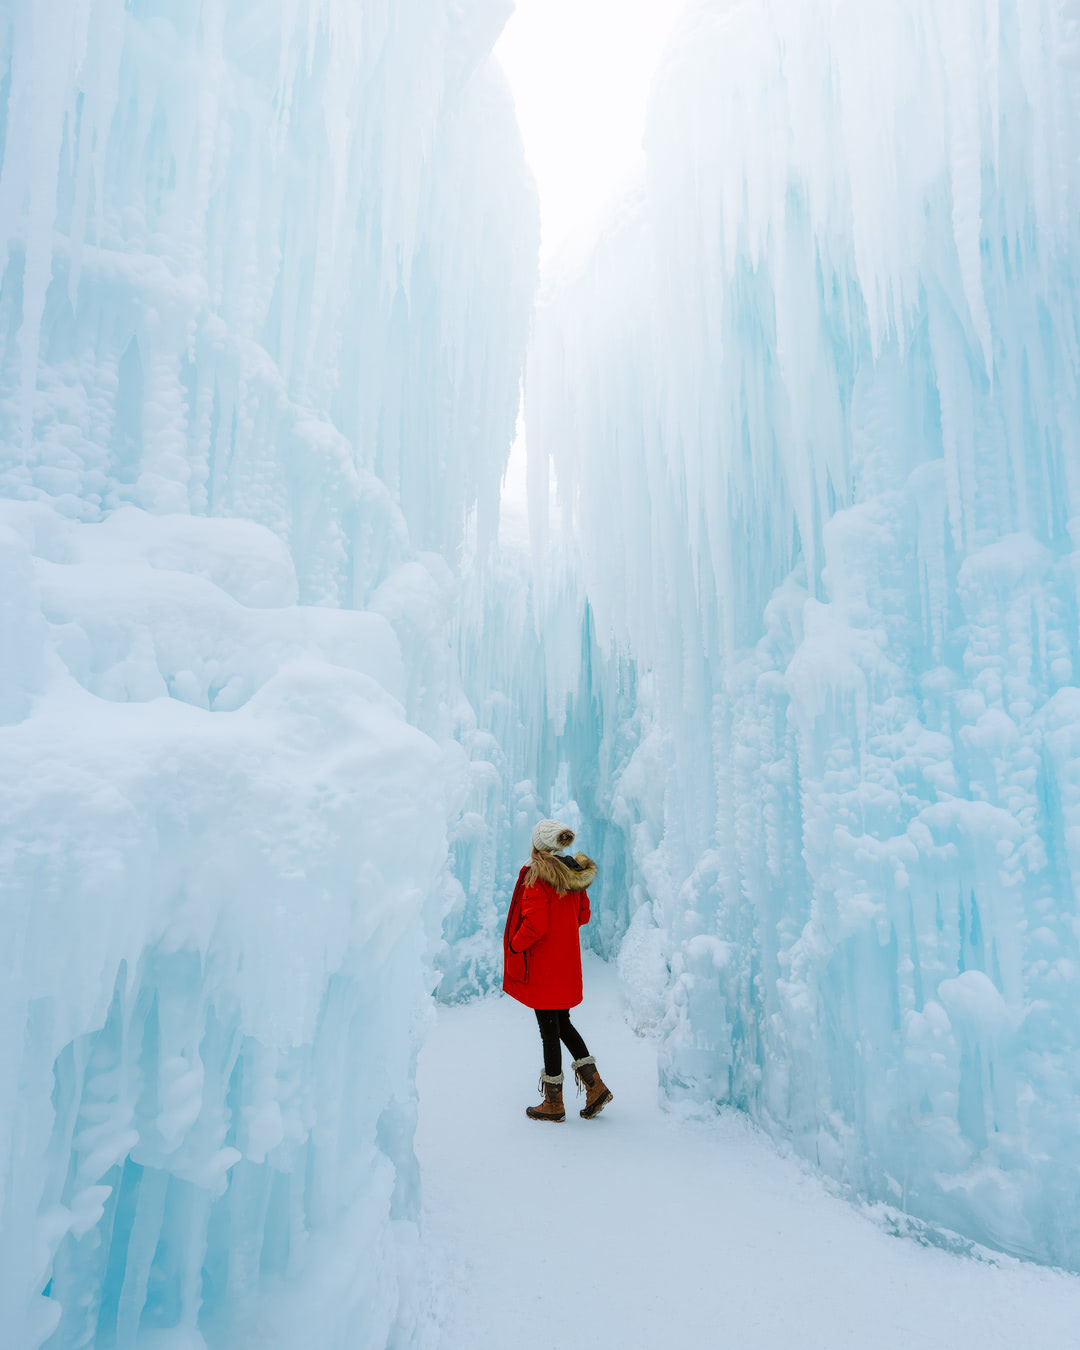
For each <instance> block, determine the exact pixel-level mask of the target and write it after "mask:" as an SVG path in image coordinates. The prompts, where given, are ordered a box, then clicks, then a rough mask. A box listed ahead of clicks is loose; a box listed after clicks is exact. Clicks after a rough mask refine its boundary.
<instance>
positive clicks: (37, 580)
mask: <svg viewBox="0 0 1080 1350" xmlns="http://www.w3.org/2000/svg"><path fill="white" fill-rule="evenodd" d="M506 9H507V6H506V5H505V4H503V3H502V0H469V2H468V3H465V4H462V3H449V0H393V3H389V2H385V3H380V2H379V0H363V3H353V2H352V0H350V3H345V2H344V0H281V2H280V3H276V2H275V0H270V3H267V0H259V2H258V3H255V0H227V2H226V0H203V3H200V4H198V5H192V4H187V3H180V0H41V3H38V2H37V0H35V3H34V4H32V5H29V4H23V3H3V4H0V145H2V156H3V157H2V162H0V273H2V286H0V553H2V556H3V563H2V565H0V571H2V576H3V588H2V594H0V889H2V893H3V896H4V918H5V924H4V932H5V941H4V943H3V953H2V956H0V962H2V966H0V1032H2V1034H0V1057H2V1062H0V1256H2V1259H0V1306H2V1307H3V1309H4V1338H5V1345H7V1344H10V1345H12V1346H13V1347H14V1346H17V1347H19V1350H24V1347H27V1348H28V1347H34V1346H38V1345H41V1344H47V1345H49V1346H53V1347H73V1346H78V1345H90V1344H95V1345H101V1346H108V1345H116V1346H118V1347H122V1346H134V1345H136V1344H137V1343H140V1344H141V1343H143V1342H145V1341H148V1340H152V1339H153V1333H154V1332H156V1331H165V1330H169V1329H179V1330H177V1331H176V1332H175V1337H173V1338H171V1339H169V1340H168V1343H169V1344H176V1345H180V1344H183V1345H184V1346H197V1345H201V1344H203V1343H204V1342H205V1343H206V1344H207V1345H210V1346H226V1345H227V1346H229V1347H230V1350H233V1348H235V1347H241V1346H244V1345H251V1346H258V1347H260V1348H261V1347H265V1346H280V1347H282V1350H284V1348H285V1347H289V1350H292V1347H296V1346H300V1345H304V1346H306V1345H310V1344H312V1343H313V1339H314V1341H317V1343H318V1344H319V1345H320V1346H325V1347H331V1346H337V1345H342V1346H344V1345H348V1346H350V1347H353V1346H372V1347H382V1346H384V1345H386V1344H387V1343H388V1340H390V1339H392V1338H396V1339H398V1340H400V1341H402V1342H403V1341H404V1340H405V1339H407V1337H408V1334H409V1326H410V1322H411V1320H412V1319H413V1318H414V1317H415V1312H416V1309H415V1306H414V1303H415V1300H414V1299H413V1297H412V1295H411V1294H410V1289H409V1281H410V1278H411V1277H410V1268H411V1252H412V1250H413V1247H414V1245H415V1239H416V1228H415V1220H416V1215H417V1206H418V1194H417V1177H416V1172H415V1160H414V1157H413V1153H412V1129H413V1119H414V1089H413V1063H414V1058H415V1051H416V1044H417V1041H418V1036H419V1030H420V1027H421V1025H422V1020H423V1016H424V1008H425V1006H426V1001H427V993H428V989H429V987H430V983H429V981H430V977H429V975H428V966H429V962H430V958H431V951H432V948H433V946H434V944H435V941H436V938H437V935H438V929H439V924H440V921H441V918H442V913H443V910H444V908H445V907H446V905H447V904H448V903H453V902H454V901H455V900H456V901H457V903H459V904H460V903H461V888H460V886H459V885H458V884H457V883H456V882H455V881H454V880H453V879H452V878H451V876H450V873H449V870H448V844H449V842H450V841H451V840H452V839H453V838H454V836H455V835H456V834H457V833H458V832H459V831H460V829H461V823H460V822H461V820H462V818H463V815H467V807H468V805H469V802H470V801H471V800H472V799H473V798H474V797H475V795H476V792H477V791H478V788H477V783H478V782H482V780H483V773H484V766H483V765H477V766H474V767H470V765H469V762H468V758H467V755H466V752H465V751H463V750H462V748H461V746H460V745H459V744H457V743H456V741H455V739H454V736H455V733H456V732H457V731H458V729H459V727H460V726H461V724H462V723H465V724H467V723H468V719H469V716H470V713H469V710H468V708H467V707H466V706H465V704H464V700H463V698H462V696H461V693H460V682H459V679H458V676H457V672H456V669H455V662H454V653H453V650H452V648H451V646H450V643H449V637H450V633H451V621H452V619H453V616H454V612H455V609H456V605H457V594H458V590H457V585H458V584H457V582H456V581H455V578H454V574H453V571H452V566H453V563H454V561H455V550H456V549H457V548H459V547H460V544H461V541H462V539H463V538H464V536H465V530H466V521H467V520H468V521H469V529H470V532H471V535H472V537H474V538H476V539H478V540H481V541H482V540H484V539H486V538H490V536H491V533H492V531H493V529H494V524H495V521H496V518H497V498H498V488H499V476H500V472H501V468H502V464H503V462H504V460H505V456H506V452H507V448H508V446H509V443H510V439H511V436H512V432H513V426H514V419H515V415H516V410H517V400H518V391H519V375H520V366H521V358H522V352H523V348H524V341H525V333H526V326H527V322H528V315H529V310H530V305H531V297H532V289H533V284H534V277H535V266H536V264H535V257H536V240H537V224H536V207H535V200H534V192H533V188H532V186H531V184H530V182H529V180H528V177H527V174H526V172H525V169H524V165H523V159H522V155H521V150H520V145H519V143H518V139H517V134H516V130H515V127H514V122H513V114H512V108H511V104H510V100H509V97H508V95H507V93H506V91H505V89H504V88H503V85H502V83H501V79H500V78H499V77H498V76H497V75H495V74H494V73H493V72H492V70H491V68H490V67H489V65H488V52H489V50H490V47H491V44H492V42H493V41H494V39H495V37H496V35H497V33H498V30H499V28H500V26H501V23H502V22H503V20H504V19H505V17H506ZM155 1343H157V1342H155ZM161 1343H162V1344H164V1343H165V1342H164V1341H162V1342H161Z"/></svg>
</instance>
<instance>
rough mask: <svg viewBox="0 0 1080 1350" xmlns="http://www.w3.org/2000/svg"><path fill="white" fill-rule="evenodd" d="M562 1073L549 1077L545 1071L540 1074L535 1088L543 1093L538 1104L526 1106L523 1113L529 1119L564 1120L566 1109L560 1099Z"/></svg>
mask: <svg viewBox="0 0 1080 1350" xmlns="http://www.w3.org/2000/svg"><path fill="white" fill-rule="evenodd" d="M562 1085H563V1075H562V1074H561V1073H560V1074H558V1075H557V1076H556V1077H555V1078H549V1077H548V1075H547V1074H546V1073H542V1074H541V1075H540V1082H539V1083H538V1084H537V1090H538V1091H539V1092H542V1093H543V1094H544V1100H543V1101H542V1102H541V1103H540V1105H539V1106H527V1107H526V1108H525V1114H526V1115H527V1116H528V1117H529V1119H530V1120H565V1119H566V1110H565V1108H564V1107H563V1100H562Z"/></svg>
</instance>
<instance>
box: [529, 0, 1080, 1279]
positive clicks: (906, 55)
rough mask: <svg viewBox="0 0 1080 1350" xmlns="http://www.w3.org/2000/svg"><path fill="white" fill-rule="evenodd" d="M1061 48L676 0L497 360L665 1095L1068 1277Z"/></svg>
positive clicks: (877, 8) (1076, 668) (1071, 1064)
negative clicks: (621, 857)
mask: <svg viewBox="0 0 1080 1350" xmlns="http://www.w3.org/2000/svg"><path fill="white" fill-rule="evenodd" d="M1077 50H1078V49H1077V25H1076V15H1075V14H1074V13H1073V12H1072V11H1071V10H1068V9H1062V8H1061V7H1059V5H1058V4H1057V3H1056V2H1054V3H1052V2H1051V0H1036V2H1035V3H1031V4H1017V3H1012V0H1000V2H999V0H957V3H955V4H951V5H947V6H942V5H939V4H936V3H934V0H874V2H873V3H863V4H859V5H850V6H843V5H835V4H831V3H825V2H824V0H822V3H806V0H769V3H741V4H740V3H735V4H729V3H721V2H720V0H709V2H706V0H698V3H695V4H694V5H692V7H691V8H690V10H689V12H688V14H687V16H686V18H685V20H684V22H683V24H682V27H681V30H680V33H679V35H678V37H677V38H676V40H675V42H674V44H673V47H672V49H671V51H670V52H669V53H668V56H667V58H666V61H665V64H664V66H663V67H662V69H661V73H660V75H659V77H658V81H657V85H656V88H655V90H654V94H653V101H652V106H651V110H650V124H649V131H648V135H647V152H648V153H647V172H646V175H645V179H644V181H643V183H642V184H641V187H640V189H639V190H637V191H636V192H633V193H631V194H629V195H628V196H627V198H626V199H625V200H624V201H623V202H622V203H621V205H620V206H619V208H618V210H617V211H615V212H613V214H612V216H611V219H610V220H609V222H608V224H607V227H606V229H605V231H604V233H603V234H602V235H601V237H600V238H599V240H598V241H597V242H596V243H595V246H594V247H593V248H592V250H591V252H590V253H589V254H588V256H587V257H585V258H583V259H580V260H578V261H576V262H575V263H572V262H571V261H570V260H566V262H565V274H564V276H563V278H562V280H561V283H560V285H559V286H558V287H557V288H555V290H554V291H553V293H552V294H551V296H549V297H548V299H547V301H546V303H545V305H544V307H543V308H542V311H541V313H540V315H539V317H538V330H537V337H536V350H535V354H534V358H533V359H532V362H531V365H530V375H529V384H528V425H529V448H530V456H531V463H530V473H531V474H532V475H533V476H534V479H533V481H534V483H535V484H536V486H537V489H538V490H537V491H535V492H534V493H533V513H534V520H533V529H534V536H535V539H536V541H537V546H538V549H539V550H540V552H541V563H542V566H541V568H540V571H539V574H538V575H539V580H538V583H537V585H538V588H543V591H544V601H543V604H544V614H545V616H546V617H545V622H546V623H549V624H566V623H568V622H570V621H572V620H573V619H574V617H575V616H577V620H578V622H581V617H582V615H583V613H585V614H588V615H589V616H590V618H589V621H590V622H592V623H594V624H595V632H596V635H597V639H598V644H599V646H598V651H597V652H596V653H594V659H595V660H596V662H597V664H598V665H599V666H601V667H602V669H601V670H599V671H597V672H594V675H593V680H594V684H595V686H596V687H605V686H606V687H607V689H608V692H607V694H606V695H605V701H604V703H602V704H601V705H600V707H599V709H598V712H597V714H596V716H595V717H594V720H593V725H594V734H593V746H592V748H590V749H589V750H588V753H589V754H592V755H593V756H594V757H595V753H596V749H595V747H596V746H597V745H602V746H606V753H608V754H609V756H610V760H611V763H612V764H613V765H614V766H615V768H614V770H613V772H612V775H611V778H610V780H609V782H608V784H607V792H608V800H609V803H610V807H609V809H610V811H611V814H612V816H613V818H614V819H615V820H616V821H617V822H619V823H620V824H621V825H622V827H623V829H624V830H625V832H626V836H627V844H628V851H629V853H630V856H631V876H630V884H631V887H632V902H633V904H634V906H635V913H634V916H633V918H632V920H631V922H630V926H629V932H628V934H627V937H626V939H625V941H624V944H623V947H622V952H621V956H620V960H621V963H622V967H623V972H624V975H625V977H626V981H627V987H628V993H629V996H630V999H631V1003H632V1006H633V1008H634V1010H635V1015H636V1016H637V1018H638V1019H639V1020H640V1021H641V1022H648V1021H654V1022H658V1023H660V1024H661V1026H662V1031H663V1044H662V1051H661V1078H662V1082H663V1085H664V1087H665V1088H666V1091H667V1093H668V1094H669V1096H670V1097H671V1098H673V1099H680V1098H685V1099H689V1100H691V1101H696V1102H699V1103H705V1104H708V1103H712V1102H724V1101H730V1102H734V1103H736V1104H738V1105H740V1106H743V1107H745V1108H747V1109H749V1110H750V1111H751V1112H752V1113H753V1114H754V1115H755V1116H756V1117H757V1118H758V1119H759V1120H761V1121H762V1122H763V1123H764V1124H765V1125H766V1126H767V1128H769V1129H770V1130H772V1131H773V1132H774V1133H776V1134H779V1135H784V1136H788V1137H790V1138H791V1139H792V1140H793V1141H794V1143H795V1145H796V1147H797V1148H798V1149H799V1150H800V1152H802V1153H803V1154H804V1155H805V1156H807V1157H808V1158H810V1159H812V1160H814V1161H815V1162H816V1163H818V1164H819V1165H820V1166H821V1167H822V1168H824V1169H825V1170H826V1171H827V1172H829V1173H830V1174H832V1175H833V1176H835V1177H837V1178H840V1179H841V1180H842V1181H843V1182H844V1183H846V1184H847V1185H848V1186H849V1187H850V1188H851V1189H852V1190H853V1191H854V1192H856V1193H858V1194H861V1195H864V1196H869V1197H871V1198H872V1199H874V1200H877V1201H881V1202H885V1203H887V1204H889V1205H892V1206H895V1207H896V1208H897V1209H902V1210H905V1211H907V1212H908V1213H910V1214H912V1215H915V1216H917V1217H919V1218H921V1219H923V1220H926V1221H928V1222H930V1223H931V1224H932V1225H934V1226H937V1227H943V1228H946V1229H951V1230H959V1231H960V1232H961V1233H963V1234H966V1235H968V1236H970V1237H972V1238H975V1239H978V1240H980V1241H983V1242H988V1243H992V1244H995V1245H997V1246H1000V1247H1004V1248H1007V1249H1008V1250H1010V1251H1013V1252H1017V1253H1021V1254H1024V1255H1027V1256H1032V1257H1035V1258H1037V1259H1040V1260H1044V1261H1051V1262H1058V1263H1063V1264H1065V1265H1068V1266H1070V1267H1073V1268H1076V1267H1078V1266H1080V1220H1078V1217H1077V1216H1078V1214H1080V1208H1078V1202H1080V1183H1078V1175H1080V1174H1078V1171H1077V1163H1078V1162H1080V1152H1078V1147H1077V1143H1076V1130H1075V1122H1076V1119H1077V1115H1078V1112H1080V1072H1078V1068H1077V1065H1078V1058H1077V1055H1078V1046H1080V1014H1078V1011H1077V1009H1078V1007H1080V959H1078V958H1080V952H1078V938H1080V924H1078V916H1077V894H1078V887H1080V834H1078V830H1080V814H1078V812H1080V641H1078V604H1077V579H1078V576H1080V551H1078V550H1080V534H1078V531H1080V446H1078V443H1077V438H1078V432H1080V418H1078V414H1080V407H1078V400H1077V388H1076V380H1077V357H1078V351H1080V347H1078V341H1080V331H1078V323H1077V318H1078V313H1080V310H1078V304H1077V300H1078V294H1077V287H1078V282H1080V275H1078V272H1077V263H1076V259H1077V258H1080V231H1078V225H1080V195H1078V189H1080V177H1078V165H1077V156H1078V151H1080V122H1078V121H1077V113H1078V111H1080V110H1078V107H1077V94H1076V84H1075V75H1074V73H1073V69H1074V66H1075V64H1076V54H1077ZM552 461H553V463H554V468H555V471H556V473H557V476H558V483H559V491H560V498H561V502H560V507H559V516H558V519H557V520H555V521H549V520H548V511H547V493H546V479H547V473H548V465H549V462H552ZM545 550H546V552H545ZM560 559H563V560H565V561H564V562H563V563H562V565H561V566H560V561H559V560H560ZM586 603H587V604H588V607H589V609H588V610H587V611H586V610H585V608H584V607H585V605H586ZM612 652H616V653H620V654H622V656H625V655H626V654H629V655H631V656H632V657H633V658H634V660H635V665H636V671H635V674H634V681H635V682H634V683H633V684H632V685H631V684H629V683H627V681H626V680H625V679H624V678H623V677H622V676H621V674H620V673H619V672H618V670H617V669H616V667H615V665H614V663H613V659H612V658H611V655H610V654H611V653H612ZM580 678H581V676H580V673H579V672H578V671H577V670H576V669H575V668H573V667H566V666H565V663H563V661H562V657H561V655H560V656H557V657H556V658H555V660H554V661H553V664H552V666H551V667H550V669H549V671H548V679H549V690H550V694H551V698H552V706H553V707H558V706H560V705H561V702H562V700H563V699H564V698H565V697H566V696H567V695H568V694H571V693H573V691H574V690H575V689H576V687H577V684H578V681H579V680H580ZM619 700H622V701H623V703H624V705H629V706H624V707H623V708H622V709H620V708H619V706H618V701H619ZM619 737H621V738H622V742H623V744H622V748H621V750H620V749H619V748H618V747H617V746H616V745H615V739H616V738H619ZM582 758H583V761H584V759H585V756H584V755H583V757H582Z"/></svg>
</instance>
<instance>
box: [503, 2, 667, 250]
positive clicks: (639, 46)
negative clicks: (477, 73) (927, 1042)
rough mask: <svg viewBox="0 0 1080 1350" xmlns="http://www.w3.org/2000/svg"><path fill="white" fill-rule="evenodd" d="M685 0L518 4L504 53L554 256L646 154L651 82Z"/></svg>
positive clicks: (545, 239)
mask: <svg viewBox="0 0 1080 1350" xmlns="http://www.w3.org/2000/svg"><path fill="white" fill-rule="evenodd" d="M684 4H685V0H517V12H516V13H515V14H514V16H513V18H511V20H510V22H509V23H508V24H507V26H506V29H505V31H504V33H503V35H502V37H501V38H500V39H499V42H498V44H497V46H496V48H495V55H496V56H497V57H498V59H499V61H500V62H501V63H502V66H503V69H504V70H505V71H506V74H507V77H508V79H509V81H510V85H511V88H512V89H513V91H514V99H515V101H516V103H517V112H518V121H519V123H520V125H521V134H522V137H523V139H524V141H525V153H526V155H527V156H528V159H529V162H530V164H531V165H532V169H533V173H534V174H535V175H536V182H537V187H538V188H539V192H540V215H541V222H542V232H543V242H542V247H541V253H542V256H543V257H545V258H546V257H549V256H550V255H551V252H552V250H553V249H554V248H556V247H558V245H559V244H561V243H562V242H563V241H564V240H565V239H566V237H567V236H568V235H569V234H572V233H573V232H574V231H575V230H577V229H578V228H579V227H581V226H584V225H586V224H587V223H588V222H589V221H590V220H591V219H592V218H593V217H594V216H596V215H597V214H598V213H599V212H600V211H601V210H602V208H603V206H604V204H605V203H606V201H607V200H608V198H609V197H610V196H611V194H612V193H613V192H614V191H615V190H616V189H617V188H618V186H619V184H620V182H621V181H622V179H623V178H625V177H626V175H627V173H628V172H629V171H630V170H631V169H632V168H633V166H634V163H635V161H636V159H637V157H638V155H639V154H640V152H641V140H642V133H643V131H644V129H645V110H646V106H647V102H648V96H649V85H650V83H651V80H652V75H653V72H654V70H655V69H656V65H657V62H658V61H659V58H660V55H661V53H662V51H663V48H664V44H665V42H666V40H667V37H668V35H669V33H670V32H671V29H672V28H673V27H674V25H675V21H676V19H677V18H678V16H679V14H680V13H681V11H682V9H683V6H684Z"/></svg>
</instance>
